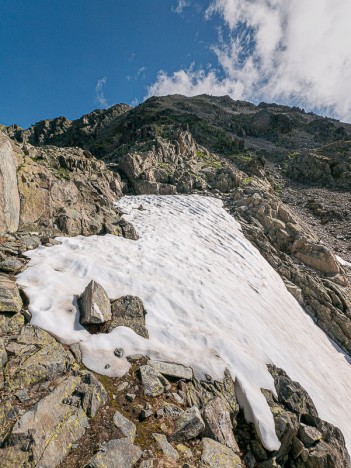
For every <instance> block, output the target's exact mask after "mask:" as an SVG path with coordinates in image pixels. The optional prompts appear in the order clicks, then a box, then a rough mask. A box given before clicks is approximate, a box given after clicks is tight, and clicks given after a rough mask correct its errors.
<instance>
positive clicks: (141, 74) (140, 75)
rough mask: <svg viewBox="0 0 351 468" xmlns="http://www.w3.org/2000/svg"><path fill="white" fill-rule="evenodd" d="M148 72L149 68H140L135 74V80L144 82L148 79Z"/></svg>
mask: <svg viewBox="0 0 351 468" xmlns="http://www.w3.org/2000/svg"><path fill="white" fill-rule="evenodd" d="M146 70H147V67H140V68H139V69H138V71H137V72H136V74H135V79H136V80H138V79H139V78H140V79H142V80H144V79H145V78H146V75H145V72H146Z"/></svg>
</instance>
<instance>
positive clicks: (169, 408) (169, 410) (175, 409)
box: [163, 403, 183, 418]
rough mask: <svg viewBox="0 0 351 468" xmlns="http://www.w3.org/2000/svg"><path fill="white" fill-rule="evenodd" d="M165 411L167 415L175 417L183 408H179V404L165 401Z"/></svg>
mask: <svg viewBox="0 0 351 468" xmlns="http://www.w3.org/2000/svg"><path fill="white" fill-rule="evenodd" d="M163 412H164V415H165V416H169V417H171V418H175V417H178V416H179V415H180V414H181V413H182V412H183V410H182V409H181V408H179V406H177V405H173V403H165V405H164V407H163Z"/></svg>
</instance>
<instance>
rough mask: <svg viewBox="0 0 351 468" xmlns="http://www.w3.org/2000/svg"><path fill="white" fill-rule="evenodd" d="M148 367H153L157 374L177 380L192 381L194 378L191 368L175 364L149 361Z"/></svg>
mask: <svg viewBox="0 0 351 468" xmlns="http://www.w3.org/2000/svg"><path fill="white" fill-rule="evenodd" d="M147 364H148V366H151V367H152V368H153V369H155V370H156V371H157V372H159V373H160V374H162V375H167V376H169V377H175V378H177V379H185V380H191V379H192V378H193V370H192V368H191V367H187V366H183V365H182V364H175V363H173V362H162V361H151V360H150V361H148V362H147Z"/></svg>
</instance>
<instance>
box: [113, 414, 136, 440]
mask: <svg viewBox="0 0 351 468" xmlns="http://www.w3.org/2000/svg"><path fill="white" fill-rule="evenodd" d="M113 422H114V424H115V426H116V427H118V429H119V430H120V431H121V432H122V434H123V435H124V436H125V437H126V438H127V439H129V440H130V442H131V443H133V442H134V439H135V436H136V426H135V424H134V423H132V421H129V419H127V418H126V417H125V416H123V414H121V413H120V412H119V411H116V412H115V414H114V415H113Z"/></svg>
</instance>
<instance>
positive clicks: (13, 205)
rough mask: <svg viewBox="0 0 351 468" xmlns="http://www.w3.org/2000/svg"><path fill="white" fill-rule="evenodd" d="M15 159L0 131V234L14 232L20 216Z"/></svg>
mask: <svg viewBox="0 0 351 468" xmlns="http://www.w3.org/2000/svg"><path fill="white" fill-rule="evenodd" d="M16 166H17V163H16V157H15V155H14V151H13V148H12V144H11V141H10V139H9V138H8V137H7V136H6V135H5V134H4V133H3V132H1V131H0V233H3V232H15V231H17V229H18V224H19V216H20V198H19V193H18V187H17V176H16V169H17V167H16Z"/></svg>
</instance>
